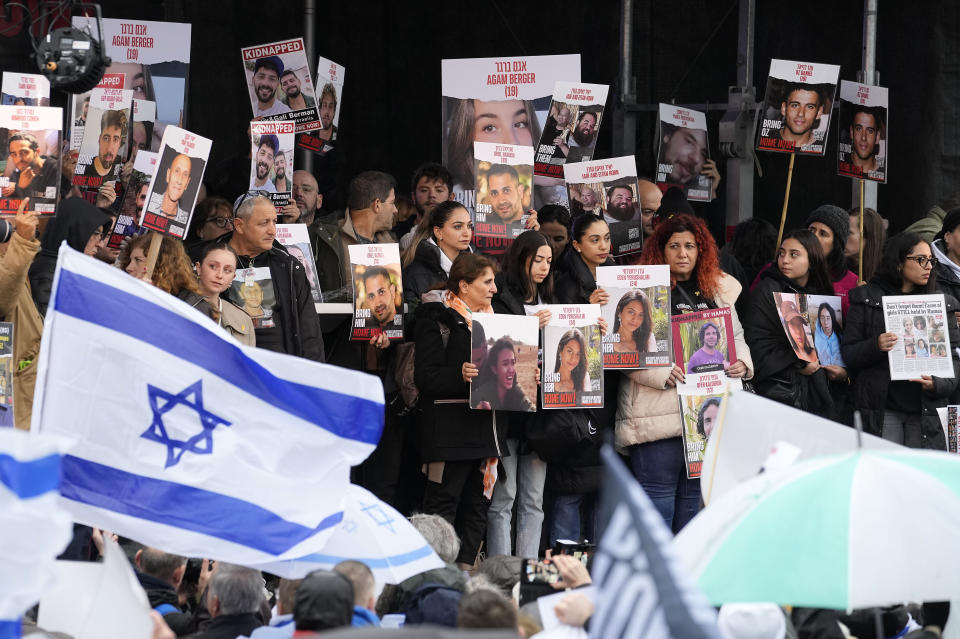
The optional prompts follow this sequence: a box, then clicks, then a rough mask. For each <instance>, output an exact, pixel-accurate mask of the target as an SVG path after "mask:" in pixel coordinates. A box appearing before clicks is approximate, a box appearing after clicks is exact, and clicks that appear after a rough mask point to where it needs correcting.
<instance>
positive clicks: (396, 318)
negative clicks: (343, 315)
mask: <svg viewBox="0 0 960 639" xmlns="http://www.w3.org/2000/svg"><path fill="white" fill-rule="evenodd" d="M347 248H348V249H349V250H350V274H351V279H352V281H353V330H352V331H351V332H350V339H352V340H362V341H370V338H372V337H376V336H378V335H380V334H381V333H384V334H386V336H387V337H388V338H389V339H391V340H402V339H403V281H402V279H401V274H400V247H399V245H397V244H396V243H392V242H391V243H389V244H354V245H352V246H349V247H347Z"/></svg>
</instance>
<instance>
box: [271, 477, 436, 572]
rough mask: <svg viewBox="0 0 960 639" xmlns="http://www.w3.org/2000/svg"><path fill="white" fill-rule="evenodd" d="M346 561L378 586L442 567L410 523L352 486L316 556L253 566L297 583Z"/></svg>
mask: <svg viewBox="0 0 960 639" xmlns="http://www.w3.org/2000/svg"><path fill="white" fill-rule="evenodd" d="M348 559H352V560H354V561H359V562H361V563H363V564H366V565H367V567H368V568H370V570H371V571H372V572H373V576H374V579H376V581H377V583H378V584H381V585H382V584H398V583H400V582H402V581H403V580H404V579H407V578H408V577H412V576H413V575H417V574H420V573H421V572H425V571H427V570H432V569H434V568H443V561H442V560H441V559H440V557H438V556H437V553H435V552H434V551H433V548H431V547H430V544H428V543H427V540H426V539H424V538H423V535H421V534H420V531H418V530H417V529H416V528H414V527H413V524H411V523H410V522H409V521H407V519H406V518H405V517H404V516H403V515H401V514H400V513H399V512H397V511H396V510H394V508H393V507H392V506H391V505H390V504H388V503H386V502H383V501H381V500H380V499H378V498H377V496H376V495H374V494H373V493H371V492H370V491H369V490H367V489H365V488H362V487H360V486H354V485H352V484H351V485H350V486H349V487H348V488H347V497H346V499H345V500H344V505H343V521H341V522H340V523H339V524H338V525H337V528H336V530H335V531H334V533H333V535H332V536H331V537H330V539H329V541H327V543H326V545H325V546H324V547H323V550H322V551H321V552H319V553H314V554H311V555H307V556H306V557H301V558H299V559H296V560H291V561H279V562H272V563H269V564H262V565H259V566H255V567H256V568H260V569H261V570H265V571H267V572H270V573H273V574H275V575H280V576H281V577H286V578H287V579H302V578H303V577H305V576H306V575H307V574H309V573H310V572H312V571H314V570H320V569H325V570H333V567H334V566H336V565H337V564H338V563H340V562H341V561H346V560H348Z"/></svg>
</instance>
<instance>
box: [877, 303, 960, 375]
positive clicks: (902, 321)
mask: <svg viewBox="0 0 960 639" xmlns="http://www.w3.org/2000/svg"><path fill="white" fill-rule="evenodd" d="M883 320H884V325H885V328H886V331H887V332H888V333H894V334H896V336H897V343H896V344H894V346H893V350H892V351H890V352H889V353H887V356H888V359H889V362H890V379H892V380H898V379H918V378H919V377H920V376H921V375H936V376H937V377H953V358H952V357H951V353H950V348H951V344H950V335H949V332H948V331H947V327H946V320H947V309H946V302H945V301H944V299H943V294H942V293H935V294H931V295H884V296H883ZM951 321H952V319H951Z"/></svg>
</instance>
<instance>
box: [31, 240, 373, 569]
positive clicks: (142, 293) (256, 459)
mask: <svg viewBox="0 0 960 639" xmlns="http://www.w3.org/2000/svg"><path fill="white" fill-rule="evenodd" d="M31 426H32V429H33V430H35V431H40V432H44V433H56V434H62V435H64V436H67V437H70V438H72V439H73V440H74V446H73V447H72V448H71V450H70V454H69V455H66V456H65V457H64V459H63V482H62V485H61V493H62V495H63V502H64V504H65V505H66V507H67V509H68V510H69V511H70V513H71V514H72V515H73V517H74V519H75V520H76V521H78V522H81V523H85V524H89V525H93V526H98V527H101V528H106V529H108V530H112V531H114V532H117V533H119V534H121V535H124V536H126V537H130V538H132V539H136V540H137V541H139V542H141V543H143V544H146V545H149V546H153V547H156V548H159V549H162V550H165V551H168V552H173V553H177V554H181V555H186V556H189V557H211V558H216V559H220V560H223V561H227V562H231V563H237V564H254V563H261V562H266V561H272V560H276V559H288V558H296V557H302V556H304V555H306V554H310V553H312V552H317V551H318V550H320V549H321V548H322V547H323V545H324V543H325V542H326V540H327V538H328V537H329V535H330V534H331V533H332V531H333V529H334V527H335V526H336V524H337V523H338V522H339V521H340V520H341V518H342V500H343V498H344V496H345V494H346V490H347V486H348V485H349V467H350V466H353V465H356V464H359V463H360V462H361V461H363V460H364V459H365V458H366V457H367V456H368V455H369V454H370V452H371V451H372V450H373V449H374V447H375V446H376V444H377V442H378V441H379V439H380V433H381V431H382V429H383V386H382V384H381V382H380V380H379V379H377V378H376V377H373V376H371V375H366V374H364V373H359V372H356V371H352V370H347V369H343V368H339V367H336V366H330V365H325V364H318V363H316V362H312V361H308V360H305V359H300V358H297V357H292V356H288V355H283V354H279V353H273V352H270V351H265V350H262V349H256V348H250V347H246V346H242V345H240V344H239V343H237V342H236V341H234V340H233V338H232V337H230V336H229V335H228V334H227V333H226V332H224V331H223V330H222V329H221V328H219V327H218V326H217V325H216V324H215V323H213V322H212V321H211V320H210V319H209V318H208V317H207V316H205V315H204V314H202V313H200V312H199V311H197V310H195V309H193V308H191V307H190V306H189V305H187V304H185V303H184V302H181V301H180V300H178V299H177V298H175V297H174V296H172V295H168V294H167V293H165V292H163V291H161V290H159V289H157V288H154V287H153V286H150V285H149V284H147V283H145V282H141V281H139V280H136V279H134V278H132V277H130V276H129V275H127V274H126V273H124V272H123V271H121V270H119V269H116V268H113V267H110V266H107V265H105V264H102V263H100V262H98V261H96V260H94V259H91V258H89V257H86V256H84V255H82V254H80V253H78V252H76V251H73V250H71V249H70V248H69V247H67V246H66V244H64V245H63V246H62V247H61V249H60V255H59V258H58V262H57V271H56V273H55V275H54V283H53V290H52V293H51V298H50V305H49V309H48V311H47V316H46V320H45V324H44V336H43V342H42V345H41V353H40V368H39V371H38V379H37V390H36V396H35V399H34V413H33V422H32V425H31Z"/></svg>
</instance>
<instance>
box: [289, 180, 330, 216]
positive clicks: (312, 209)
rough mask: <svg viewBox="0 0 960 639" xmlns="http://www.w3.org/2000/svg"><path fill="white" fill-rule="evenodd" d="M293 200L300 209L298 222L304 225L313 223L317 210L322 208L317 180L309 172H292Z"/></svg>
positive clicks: (321, 197)
mask: <svg viewBox="0 0 960 639" xmlns="http://www.w3.org/2000/svg"><path fill="white" fill-rule="evenodd" d="M293 200H294V202H296V204H297V208H298V209H300V221H301V222H303V223H304V224H310V223H311V222H313V218H314V216H315V215H316V213H317V209H319V208H320V207H321V206H323V195H321V193H320V189H319V186H318V185H317V178H315V177H313V174H312V173H310V172H309V171H304V170H299V171H294V172H293Z"/></svg>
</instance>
